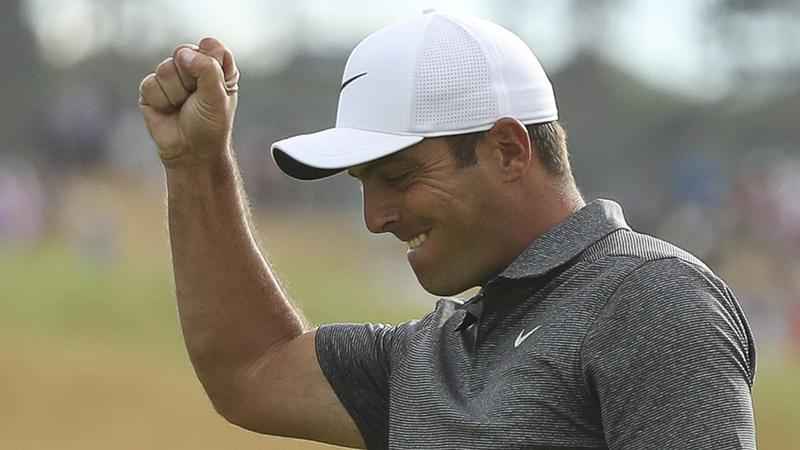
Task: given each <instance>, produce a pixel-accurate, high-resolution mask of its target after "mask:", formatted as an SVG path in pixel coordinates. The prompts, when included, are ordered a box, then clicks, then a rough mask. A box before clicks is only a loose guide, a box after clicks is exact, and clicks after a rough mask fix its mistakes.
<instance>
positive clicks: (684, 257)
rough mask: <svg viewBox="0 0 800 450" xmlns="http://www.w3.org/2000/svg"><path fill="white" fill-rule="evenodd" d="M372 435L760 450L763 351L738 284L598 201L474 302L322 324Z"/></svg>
mask: <svg viewBox="0 0 800 450" xmlns="http://www.w3.org/2000/svg"><path fill="white" fill-rule="evenodd" d="M316 349H317V357H318V359H319V363H320V366H321V367H322V370H323V372H324V373H325V376H326V377H327V379H328V381H329V382H330V384H331V386H332V387H333V389H334V391H335V392H336V394H337V395H338V397H339V399H340V400H341V402H342V404H343V405H344V407H345V408H346V409H347V411H348V412H349V413H350V415H351V416H352V417H353V419H354V421H355V423H356V424H357V426H358V428H359V430H360V431H361V434H362V436H363V437H364V440H365V442H366V443H367V447H368V448H369V449H384V448H389V449H415V450H419V449H626V450H632V449H648V450H653V449H659V450H666V449H682V450H685V449H754V448H755V435H754V434H755V432H754V421H753V411H752V403H751V387H752V383H753V377H754V372H755V349H754V345H753V338H752V336H751V332H750V328H749V326H748V324H747V322H746V320H745V317H744V315H743V313H742V310H741V307H740V305H739V303H738V301H737V300H736V298H735V297H734V294H733V292H732V291H731V289H730V288H729V287H728V286H727V285H726V284H725V283H724V282H723V281H722V280H721V279H720V278H718V277H717V276H716V275H714V274H713V273H712V272H711V271H710V270H709V269H708V268H707V267H706V266H705V265H704V264H703V263H702V262H700V261H699V260H698V259H696V258H695V257H693V256H692V255H690V254H689V253H687V252H685V251H683V250H681V249H679V248H677V247H675V246H673V245H671V244H668V243H666V242H664V241H661V240H658V239H656V238H653V237H651V236H647V235H644V234H640V233H637V232H634V231H631V229H630V228H629V227H628V225H627V224H626V222H625V219H624V217H623V215H622V210H621V208H620V207H619V205H617V204H616V203H614V202H611V201H607V200H597V201H594V202H592V203H590V204H588V205H586V206H585V207H584V208H582V209H581V210H580V211H578V212H577V213H575V214H573V215H572V216H571V217H570V218H568V219H567V220H566V221H565V222H563V223H561V224H560V225H558V226H556V227H555V228H553V229H552V230H550V231H549V232H547V233H546V234H544V235H542V236H541V237H540V238H538V239H537V240H535V241H534V242H533V243H532V244H531V245H530V246H529V247H528V248H527V249H526V250H525V251H524V252H523V253H522V254H521V255H519V257H518V258H517V259H516V260H515V261H514V262H513V263H512V264H511V265H510V266H509V267H507V268H506V269H505V271H503V272H502V273H501V274H500V275H498V276H497V277H496V278H494V279H493V280H492V281H491V282H489V283H487V285H486V286H484V287H483V288H482V289H481V291H480V292H479V293H478V294H477V295H476V296H475V297H473V298H471V299H469V300H468V301H466V302H465V303H461V302H458V301H455V300H452V299H442V300H439V301H438V302H437V304H436V307H435V309H434V311H433V312H431V313H429V314H427V315H426V316H425V317H423V318H422V319H420V320H414V321H411V322H407V323H403V324H400V325H395V326H389V325H377V324H336V325H326V326H322V327H321V328H320V329H319V330H318V332H317V338H316Z"/></svg>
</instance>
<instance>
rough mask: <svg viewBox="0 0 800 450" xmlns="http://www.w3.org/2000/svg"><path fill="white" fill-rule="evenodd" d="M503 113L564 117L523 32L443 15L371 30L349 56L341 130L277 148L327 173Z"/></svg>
mask: <svg viewBox="0 0 800 450" xmlns="http://www.w3.org/2000/svg"><path fill="white" fill-rule="evenodd" d="M503 117H511V118H515V119H517V120H519V121H520V122H522V123H524V124H526V125H528V124H533V123H543V122H550V121H553V120H556V119H558V110H557V108H556V100H555V96H554V94H553V87H552V86H551V84H550V80H549V79H548V78H547V75H546V74H545V72H544V70H543V69H542V66H541V64H539V61H538V60H537V59H536V57H535V56H534V54H533V52H532V51H531V50H530V48H528V46H527V45H525V43H524V42H522V40H521V39H519V38H518V37H517V36H516V35H514V34H513V33H511V32H510V31H508V30H506V29H505V28H503V27H500V26H498V25H495V24H493V23H491V22H487V21H485V20H480V19H475V18H467V17H458V16H452V15H448V14H442V13H439V12H430V13H427V14H423V15H419V16H417V17H415V18H413V19H411V20H408V21H405V22H401V23H398V24H395V25H391V26H388V27H386V28H383V29H381V30H378V31H376V32H375V33H373V34H371V35H369V36H367V37H366V38H365V39H364V40H363V41H361V42H360V43H359V44H358V45H357V46H356V48H355V49H354V50H353V52H352V53H351V54H350V58H349V59H348V60H347V65H346V66H345V69H344V75H343V76H342V88H341V91H340V94H339V108H338V111H337V114H336V127H334V128H330V129H327V130H324V131H320V132H317V133H313V134H304V135H300V136H295V137H292V138H288V139H284V140H281V141H278V142H275V143H274V144H272V147H271V150H272V156H273V158H274V159H275V162H276V164H277V165H278V167H280V168H281V170H283V171H284V172H286V173H287V174H288V175H289V176H291V177H294V178H297V179H301V180H313V179H318V178H324V177H327V176H331V175H334V174H336V173H338V172H341V171H342V170H344V169H347V168H349V167H353V166H357V165H359V164H363V163H366V162H369V161H373V160H376V159H379V158H382V157H384V156H387V155H390V154H392V153H395V152H398V151H400V150H403V149H405V148H407V147H410V146H412V145H414V144H416V143H418V142H420V141H421V140H422V139H423V138H426V137H436V136H447V135H454V134H463V133H471V132H476V131H485V130H488V129H490V128H492V126H493V125H494V123H495V122H496V121H497V120H498V119H501V118H503Z"/></svg>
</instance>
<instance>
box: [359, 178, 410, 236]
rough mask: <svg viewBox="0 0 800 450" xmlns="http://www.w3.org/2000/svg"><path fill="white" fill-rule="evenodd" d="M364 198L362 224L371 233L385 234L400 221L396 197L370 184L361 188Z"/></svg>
mask: <svg viewBox="0 0 800 450" xmlns="http://www.w3.org/2000/svg"><path fill="white" fill-rule="evenodd" d="M361 192H362V196H363V197H364V223H365V224H366V225H367V229H368V230H369V231H370V232H371V233H376V234H377V233H386V232H388V231H391V226H392V225H393V224H395V223H396V222H398V221H399V220H400V210H399V207H398V205H397V203H398V202H397V199H396V198H395V197H396V196H394V195H391V194H390V193H389V192H387V190H386V189H382V188H380V187H378V186H375V185H373V184H371V183H364V184H362V186H361Z"/></svg>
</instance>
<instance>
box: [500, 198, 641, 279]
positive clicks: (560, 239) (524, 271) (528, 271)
mask: <svg viewBox="0 0 800 450" xmlns="http://www.w3.org/2000/svg"><path fill="white" fill-rule="evenodd" d="M619 229H627V230H630V227H629V226H628V224H627V223H626V222H625V216H624V215H623V214H622V207H621V206H620V205H619V204H617V203H616V202H613V201H611V200H603V199H598V200H594V201H592V202H591V203H589V204H587V205H586V206H584V207H583V208H581V209H580V210H578V211H577V212H575V213H574V214H572V215H571V216H569V217H568V218H567V219H566V220H565V221H563V222H561V223H560V224H558V225H556V226H555V227H553V228H552V229H550V230H549V231H547V232H546V233H544V234H543V235H541V236H540V237H538V238H537V239H536V240H534V241H533V242H532V243H531V244H530V245H529V246H528V247H527V248H526V249H525V250H523V252H522V253H521V254H520V255H519V256H517V258H516V259H515V260H514V261H513V262H512V263H511V264H510V265H509V266H508V267H506V269H505V270H503V271H502V272H501V273H500V274H499V275H497V277H495V279H494V280H497V279H498V278H507V279H520V278H526V277H537V276H541V275H544V274H545V273H547V272H549V271H551V270H553V269H555V268H556V267H559V266H561V265H563V264H565V263H566V262H567V261H569V260H571V259H572V258H574V257H576V256H578V255H579V254H580V253H581V252H583V251H584V250H586V249H587V248H588V247H589V246H591V245H592V244H594V243H595V242H597V241H599V240H600V239H602V238H603V237H605V236H607V235H608V234H610V233H612V232H614V231H616V230H619ZM494 280H493V281H494Z"/></svg>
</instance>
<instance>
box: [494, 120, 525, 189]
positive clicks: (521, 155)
mask: <svg viewBox="0 0 800 450" xmlns="http://www.w3.org/2000/svg"><path fill="white" fill-rule="evenodd" d="M486 137H487V139H486V141H485V145H486V148H487V150H488V155H487V156H489V158H488V161H487V162H489V163H490V164H492V166H493V167H492V168H493V169H494V170H496V171H497V172H498V174H499V176H500V179H502V180H503V181H506V182H511V181H516V180H518V179H519V178H521V177H522V176H523V175H524V174H525V173H527V172H528V170H529V169H530V167H531V163H532V159H533V152H532V149H531V141H530V137H529V136H528V130H527V129H526V128H525V125H523V124H522V123H521V122H520V121H518V120H516V119H512V118H509V117H505V118H502V119H500V120H498V121H497V122H495V124H494V126H493V127H492V129H491V130H489V132H488V133H487V135H486Z"/></svg>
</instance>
